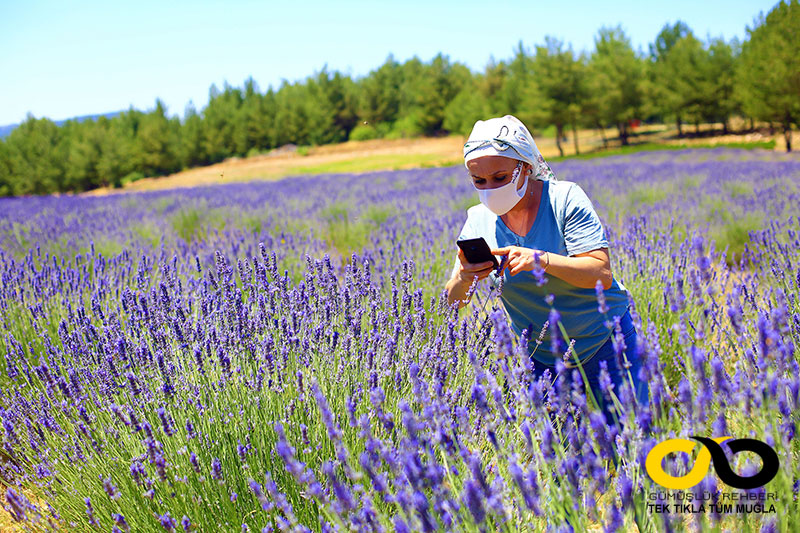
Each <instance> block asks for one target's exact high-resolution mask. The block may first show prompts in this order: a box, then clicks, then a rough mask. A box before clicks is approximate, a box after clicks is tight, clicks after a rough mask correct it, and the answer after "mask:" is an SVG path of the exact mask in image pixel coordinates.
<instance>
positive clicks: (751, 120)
mask: <svg viewBox="0 0 800 533" xmlns="http://www.w3.org/2000/svg"><path fill="white" fill-rule="evenodd" d="M755 129H756V121H755V120H753V117H750V131H754V130H755Z"/></svg>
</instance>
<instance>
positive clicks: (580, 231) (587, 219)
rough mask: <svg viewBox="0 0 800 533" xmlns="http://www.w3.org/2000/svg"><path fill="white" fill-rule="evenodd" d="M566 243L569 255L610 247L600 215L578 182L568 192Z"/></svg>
mask: <svg viewBox="0 0 800 533" xmlns="http://www.w3.org/2000/svg"><path fill="white" fill-rule="evenodd" d="M564 243H565V244H566V247H567V254H568V255H577V254H581V253H583V252H590V251H592V250H597V249H598V248H608V240H607V239H606V234H605V230H604V229H603V224H602V223H601V222H600V217H598V216H597V213H596V212H595V210H594V206H592V202H591V200H589V197H588V196H586V193H585V192H584V191H583V189H582V188H581V186H580V185H578V184H577V183H576V184H574V185H573V186H572V187H570V189H569V192H568V193H567V200H566V209H565V211H564Z"/></svg>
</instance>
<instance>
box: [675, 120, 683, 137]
mask: <svg viewBox="0 0 800 533" xmlns="http://www.w3.org/2000/svg"><path fill="white" fill-rule="evenodd" d="M675 124H676V125H677V126H678V137H683V122H682V121H681V116H680V115H678V116H677V118H676V119H675Z"/></svg>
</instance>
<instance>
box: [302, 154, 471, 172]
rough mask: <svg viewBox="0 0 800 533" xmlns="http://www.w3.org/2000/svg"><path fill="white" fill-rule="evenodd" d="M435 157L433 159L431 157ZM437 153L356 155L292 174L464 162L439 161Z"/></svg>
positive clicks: (458, 160)
mask: <svg viewBox="0 0 800 533" xmlns="http://www.w3.org/2000/svg"><path fill="white" fill-rule="evenodd" d="M432 158H433V159H434V161H432V160H431V159H432ZM436 158H438V156H436V155H431V154H377V155H372V156H370V157H356V158H353V159H344V160H342V161H331V162H329V163H321V164H318V165H308V166H303V167H298V168H296V169H294V170H292V174H331V173H343V172H369V171H373V170H386V169H392V170H397V169H400V168H408V167H414V166H416V167H420V168H431V167H440V166H441V167H444V166H453V165H457V164H459V163H461V164H463V161H462V160H461V159H452V160H447V161H443V162H441V164H439V163H437V162H436V161H435V159H436Z"/></svg>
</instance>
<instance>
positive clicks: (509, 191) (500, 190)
mask: <svg viewBox="0 0 800 533" xmlns="http://www.w3.org/2000/svg"><path fill="white" fill-rule="evenodd" d="M521 174H522V161H520V162H519V163H517V166H516V168H515V169H514V172H513V173H512V177H511V182H509V183H506V184H505V185H503V186H502V187H497V188H496V189H479V188H477V187H475V182H474V181H473V182H472V186H473V187H474V188H475V190H476V191H478V197H479V198H480V199H481V202H482V203H483V205H485V206H486V207H488V208H489V210H490V211H492V212H493V213H494V214H496V215H505V214H506V213H508V212H509V211H511V209H512V208H513V207H514V206H515V205H517V204H518V203H519V201H520V200H522V199H523V198H524V197H525V190H526V189H527V188H528V180H527V179H525V178H523V179H525V185H523V186H522V189H520V190H519V191H518V190H517V181H518V180H519V178H520V175H521Z"/></svg>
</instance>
